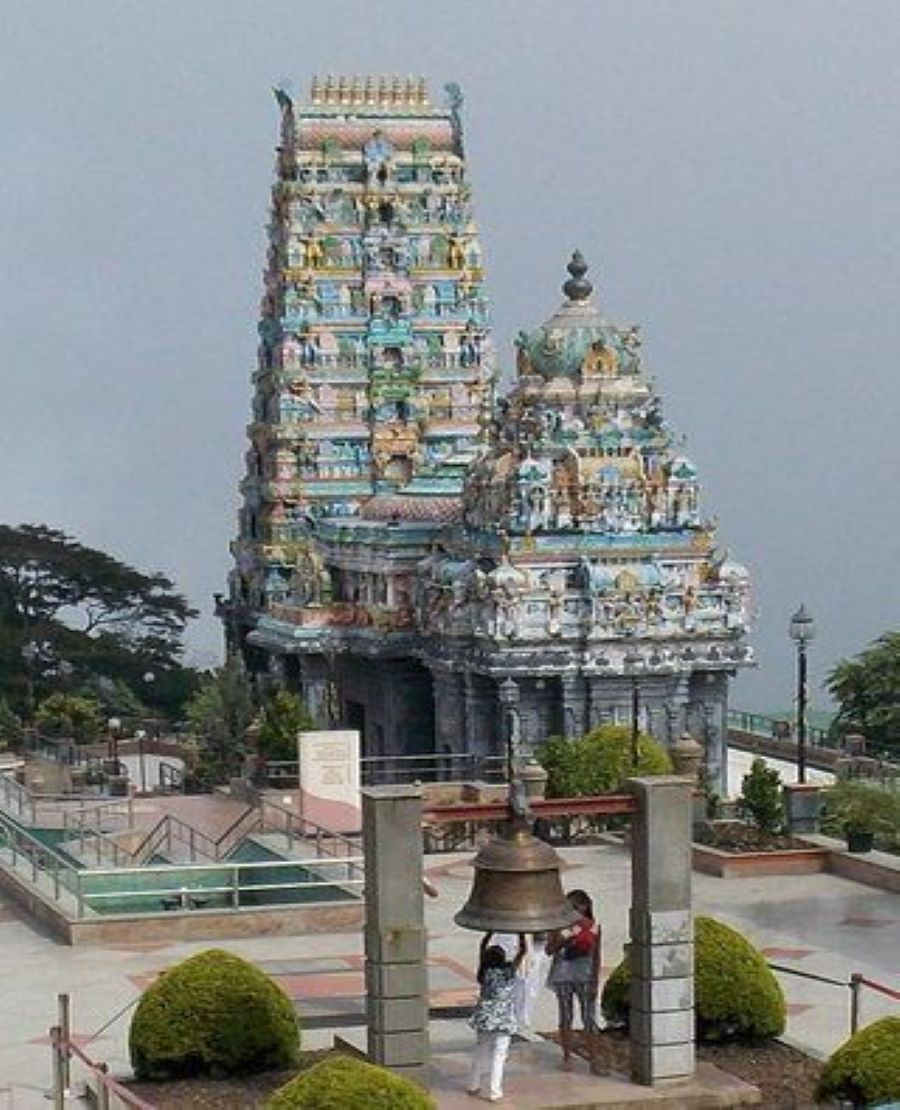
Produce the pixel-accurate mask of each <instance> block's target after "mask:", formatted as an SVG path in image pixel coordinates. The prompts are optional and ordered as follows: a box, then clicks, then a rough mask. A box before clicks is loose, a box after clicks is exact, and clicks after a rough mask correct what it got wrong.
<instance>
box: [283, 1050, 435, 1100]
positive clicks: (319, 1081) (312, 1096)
mask: <svg viewBox="0 0 900 1110" xmlns="http://www.w3.org/2000/svg"><path fill="white" fill-rule="evenodd" d="M266 1110H435V1102H434V1099H433V1098H432V1097H431V1096H430V1095H429V1094H428V1093H427V1092H426V1091H423V1090H422V1088H421V1087H420V1086H419V1085H418V1084H417V1083H413V1082H412V1081H411V1080H409V1079H404V1078H403V1077H402V1076H400V1075H393V1074H392V1073H391V1072H389V1071H387V1069H386V1068H380V1067H377V1066H376V1065H375V1064H368V1063H366V1061H365V1060H358V1059H356V1058H354V1057H352V1056H340V1055H334V1056H328V1057H327V1058H326V1059H324V1060H322V1062H321V1063H319V1064H316V1065H315V1066H314V1067H311V1068H310V1069H309V1071H305V1072H302V1073H301V1074H300V1075H298V1076H297V1077H296V1079H292V1080H291V1081H290V1083H288V1084H286V1085H285V1086H284V1087H282V1088H280V1089H279V1090H277V1091H276V1092H275V1094H274V1095H272V1097H271V1098H270V1099H269V1100H268V1102H267V1103H266Z"/></svg>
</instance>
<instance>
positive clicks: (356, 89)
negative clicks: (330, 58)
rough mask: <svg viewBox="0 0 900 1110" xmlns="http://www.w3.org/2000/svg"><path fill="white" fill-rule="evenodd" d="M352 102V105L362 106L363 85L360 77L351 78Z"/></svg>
mask: <svg viewBox="0 0 900 1110" xmlns="http://www.w3.org/2000/svg"><path fill="white" fill-rule="evenodd" d="M352 100H353V103H354V104H362V102H363V85H362V78H361V77H354V78H353V93H352Z"/></svg>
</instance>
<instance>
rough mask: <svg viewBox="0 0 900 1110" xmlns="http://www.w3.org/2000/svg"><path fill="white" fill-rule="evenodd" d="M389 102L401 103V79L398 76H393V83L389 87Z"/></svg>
mask: <svg viewBox="0 0 900 1110" xmlns="http://www.w3.org/2000/svg"><path fill="white" fill-rule="evenodd" d="M391 102H392V103H393V104H402V103H403V81H402V79H401V78H400V77H395V78H394V84H393V87H392V89H391Z"/></svg>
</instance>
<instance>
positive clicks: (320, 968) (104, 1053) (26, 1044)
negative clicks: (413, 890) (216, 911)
mask: <svg viewBox="0 0 900 1110" xmlns="http://www.w3.org/2000/svg"><path fill="white" fill-rule="evenodd" d="M564 856H565V860H566V863H567V873H566V876H565V881H566V883H567V885H569V886H582V887H585V888H587V889H588V890H589V891H590V892H591V893H592V894H593V895H594V896H595V898H596V899H597V901H598V903H599V907H600V911H601V916H602V920H603V927H604V942H603V943H604V963H605V964H606V966H607V968H609V967H611V966H612V965H613V964H614V963H615V962H616V961H617V960H618V958H619V956H620V954H621V949H622V944H623V943H624V940H625V935H626V921H627V912H628V903H629V881H630V874H629V871H630V861H629V857H628V855H627V853H626V852H625V851H624V850H623V849H621V848H619V847H615V846H604V847H601V848H576V849H569V850H566V851H565V853H564ZM468 860H469V857H468V856H455V857H429V860H428V863H429V874H430V875H431V877H432V880H433V881H434V883H435V884H436V886H437V888H438V891H439V895H438V897H437V898H435V899H429V900H427V902H426V912H427V914H428V924H429V929H430V934H431V942H430V957H431V963H432V970H431V1002H432V1005H442V1006H446V1005H460V1004H463V1003H465V1002H467V1001H468V1000H470V999H471V998H472V996H473V992H474V981H473V977H472V963H473V960H474V958H475V951H476V947H477V939H478V938H477V936H476V935H475V934H474V933H466V932H465V931H463V930H461V929H459V928H457V927H456V926H455V925H453V924H452V915H453V914H454V913H455V912H456V911H457V910H458V909H459V907H460V906H461V905H462V903H463V902H464V901H465V899H466V897H467V895H468V891H469V884H470V882H471V867H470V865H469V862H468ZM695 900H696V907H697V910H698V912H701V913H711V914H714V915H715V916H718V917H721V918H723V919H724V920H725V921H728V922H729V923H731V924H733V925H735V926H736V927H737V928H739V929H741V930H742V931H744V932H746V933H747V934H748V935H749V936H750V937H751V938H752V939H753V940H754V941H755V942H756V943H757V944H759V945H760V946H762V947H763V948H764V949H765V950H766V951H767V953H768V955H769V957H770V959H772V960H773V961H775V962H778V963H780V964H784V965H787V966H791V967H796V968H798V969H800V970H803V971H810V972H815V973H818V974H823V975H826V976H829V977H834V978H837V979H842V978H845V977H847V976H848V975H849V973H850V972H851V971H862V972H864V973H865V974H866V975H868V976H870V977H871V978H873V979H877V980H880V981H882V982H886V983H888V984H890V985H893V986H900V966H898V963H897V957H896V953H897V952H898V951H900V896H897V895H891V894H885V893H880V892H877V891H872V890H870V889H869V888H866V887H862V886H858V885H856V884H854V883H851V882H848V881H846V880H843V879H839V878H836V877H833V876H830V875H810V876H800V877H793V878H790V879H742V880H722V879H715V878H711V877H708V876H702V875H696V876H695ZM206 947H209V944H208V943H204V942H191V943H178V944H170V945H166V944H146V943H143V944H142V943H141V941H140V937H139V935H136V936H135V939H134V941H133V942H132V943H130V944H129V945H123V946H120V947H116V948H113V949H106V950H100V949H94V948H81V949H77V948H76V949H72V948H66V947H64V946H62V945H60V944H58V943H56V942H55V941H54V940H52V939H51V938H48V937H47V936H45V935H43V934H41V933H40V932H39V931H37V930H35V929H34V928H33V927H32V926H31V925H30V924H28V923H26V922H25V921H23V920H22V919H21V918H20V917H19V916H18V914H17V912H16V911H15V909H14V908H13V907H12V906H10V905H4V904H3V903H2V902H0V953H2V957H0V958H2V964H0V967H2V971H3V991H2V1003H0V1107H7V1106H8V1107H14V1108H15V1110H31V1108H33V1110H39V1108H44V1110H45V1108H46V1105H47V1104H46V1102H45V1100H44V1098H43V1090H44V1088H45V1087H46V1086H47V1083H48V1080H49V1075H48V1063H49V1050H48V1049H47V1047H46V1041H45V1037H46V1032H47V1028H48V1026H50V1025H51V1024H52V1023H53V1021H54V1020H55V1005H56V998H55V996H56V992H58V991H63V990H64V991H69V992H70V993H71V994H72V998H73V1013H74V1028H75V1031H76V1033H77V1034H79V1035H80V1036H81V1037H82V1038H89V1037H90V1035H91V1034H92V1033H94V1032H95V1031H96V1030H98V1029H100V1028H101V1027H102V1026H103V1025H104V1024H105V1023H106V1022H107V1021H108V1020H109V1019H110V1018H112V1017H113V1016H114V1015H115V1014H116V1013H117V1011H119V1010H120V1009H122V1008H123V1007H127V1006H128V1004H129V1003H130V1002H133V1001H135V1000H136V999H137V998H138V996H139V992H140V990H141V989H142V988H143V987H144V986H145V985H146V984H147V983H148V982H150V981H151V980H152V978H153V977H154V976H155V975H156V974H157V973H158V971H159V970H160V969H161V968H165V967H167V966H169V965H170V964H172V963H175V962H177V961H178V960H180V959H182V958H184V957H185V956H187V955H189V954H191V953H193V952H197V951H200V950H202V949H203V948H206ZM226 947H228V948H229V949H230V950H232V951H234V952H236V953H238V954H240V955H242V956H245V957H247V958H248V959H252V960H256V961H258V962H260V963H261V965H262V966H263V967H264V968H265V969H266V970H267V971H269V972H270V973H271V974H273V975H274V976H276V978H278V979H279V981H280V982H281V983H282V985H283V986H284V988H285V989H286V990H287V991H288V993H289V994H290V996H291V997H292V998H294V999H295V1001H296V1003H297V1007H298V1010H299V1012H300V1014H301V1016H302V1017H303V1018H305V1019H306V1022H307V1031H306V1033H305V1034H304V1043H305V1044H306V1045H307V1046H308V1047H315V1046H317V1045H321V1044H325V1043H328V1042H329V1036H330V1035H329V1034H328V1032H327V1031H326V1030H324V1029H320V1028H310V1026H311V1025H313V1026H318V1025H319V1024H320V1023H326V1022H328V1021H329V1020H330V1017H331V1015H344V1019H345V1020H349V1021H351V1022H352V1021H353V1020H354V1017H353V1015H354V1014H357V1015H358V1014H360V1013H361V1010H362V998H361V995H362V989H363V987H362V966H363V965H362V943H361V938H356V937H351V936H348V935H346V934H344V935H335V936H309V937H258V938H254V939H252V940H236V941H229V942H227V944H226ZM783 983H784V986H785V990H786V993H787V997H788V1000H789V1003H790V1006H789V1034H790V1036H791V1037H792V1038H794V1039H795V1040H797V1041H799V1042H801V1043H802V1044H805V1045H808V1046H810V1047H812V1048H814V1049H816V1050H817V1051H819V1052H821V1053H827V1052H829V1051H831V1050H832V1049H833V1048H834V1047H835V1046H836V1045H837V1044H839V1043H840V1042H841V1041H842V1040H843V1039H844V1037H845V1036H846V1032H847V1013H848V998H847V993H848V992H847V991H846V990H842V989H841V988H837V987H829V986H826V985H823V984H818V983H813V982H808V981H806V980H801V979H796V978H794V977H790V976H784V977H783ZM891 1012H893V1013H900V1007H898V1006H894V1005H892V1004H891V1003H890V1002H889V1001H888V1000H887V999H885V1000H881V999H880V998H877V997H876V996H874V995H872V994H869V993H867V994H866V996H865V998H864V1002H863V1017H864V1020H865V1021H869V1020H872V1019H874V1018H875V1017H877V1016H880V1015H881V1014H884V1013H891ZM127 1021H128V1015H127V1014H126V1016H125V1017H123V1018H122V1019H120V1020H119V1021H117V1022H115V1023H114V1024H113V1025H112V1026H111V1027H110V1028H109V1029H108V1030H107V1031H106V1032H104V1033H103V1034H102V1035H101V1036H100V1038H98V1039H97V1040H96V1041H93V1042H92V1043H91V1048H92V1049H94V1050H95V1053H96V1056H97V1057H99V1058H101V1059H106V1060H108V1061H109V1062H110V1064H111V1065H112V1067H113V1069H114V1070H119V1071H126V1070H127V1067H128V1060H127V1029H128V1027H127ZM453 1024H454V1026H455V1029H454V1030H451V1028H450V1025H449V1024H448V1025H447V1026H446V1027H445V1034H446V1036H447V1037H450V1035H451V1033H452V1038H453V1046H448V1047H454V1046H455V1051H453V1052H452V1053H451V1055H452V1056H453V1057H454V1058H455V1059H456V1060H458V1061H459V1062H460V1066H461V1065H462V1060H463V1057H464V1056H465V1054H466V1052H467V1048H466V1045H467V1041H466V1036H467V1034H466V1031H465V1030H464V1029H463V1028H462V1026H461V1025H460V1024H457V1023H453ZM554 1024H555V1014H554V1005H553V999H552V997H551V996H550V995H549V993H547V992H545V993H544V995H543V997H542V998H541V1000H540V1003H539V1006H538V1012H537V1020H536V1027H537V1028H538V1029H550V1028H553V1026H554ZM514 1051H515V1052H517V1053H519V1059H520V1062H519V1064H518V1065H514V1071H513V1073H512V1074H513V1075H514V1074H515V1069H516V1068H517V1067H521V1066H522V1065H521V1056H522V1053H521V1047H520V1048H517V1049H516V1050H514ZM449 1066H450V1070H451V1071H453V1070H455V1069H456V1068H457V1065H456V1064H453V1063H452V1061H451V1064H450V1065H449ZM460 1074H461V1072H460ZM4 1097H5V1098H6V1100H7V1101H6V1102H4ZM447 1105H448V1106H450V1105H453V1103H452V1101H451V1102H448V1103H447ZM510 1105H514V1104H512V1103H511V1104H510ZM522 1105H523V1106H524V1105H526V1103H524V1102H523V1103H522Z"/></svg>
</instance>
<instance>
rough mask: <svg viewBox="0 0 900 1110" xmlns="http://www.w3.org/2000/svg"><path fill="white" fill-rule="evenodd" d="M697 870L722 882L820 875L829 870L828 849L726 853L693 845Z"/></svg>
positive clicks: (812, 848) (705, 845)
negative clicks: (767, 876)
mask: <svg viewBox="0 0 900 1110" xmlns="http://www.w3.org/2000/svg"><path fill="white" fill-rule="evenodd" d="M692 853H693V854H692V862H693V867H694V870H695V871H700V872H701V873H702V874H704V875H716V876H718V878H720V879H745V878H756V877H758V876H760V875H816V874H818V873H819V872H820V871H825V870H827V868H828V857H829V854H830V853H829V851H828V849H827V848H818V847H813V846H810V847H809V848H785V849H782V850H780V851H777V852H723V851H722V850H721V849H719V848H711V847H710V846H709V845H708V844H696V843H695V844H694V845H693V846H692Z"/></svg>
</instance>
